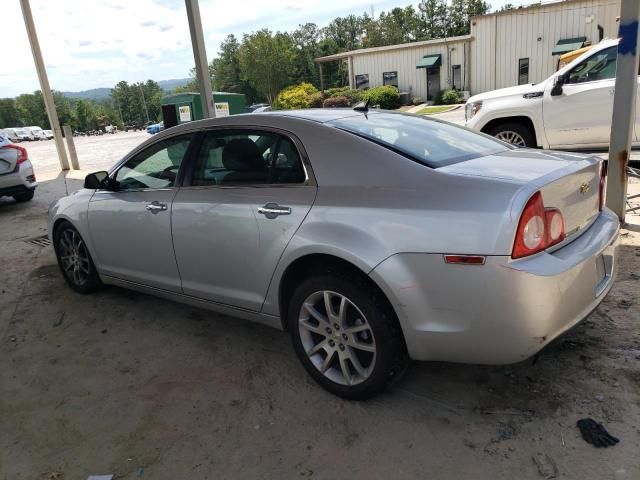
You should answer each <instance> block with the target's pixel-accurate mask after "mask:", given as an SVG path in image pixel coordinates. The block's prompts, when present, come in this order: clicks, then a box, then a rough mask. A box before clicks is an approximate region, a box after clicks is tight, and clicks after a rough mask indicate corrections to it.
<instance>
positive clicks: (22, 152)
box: [4, 145, 28, 165]
mask: <svg viewBox="0 0 640 480" xmlns="http://www.w3.org/2000/svg"><path fill="white" fill-rule="evenodd" d="M4 148H15V149H16V150H17V151H18V160H16V165H20V164H21V163H22V162H24V161H25V160H26V159H27V158H28V157H27V149H26V148H24V147H21V146H19V145H5V146H4Z"/></svg>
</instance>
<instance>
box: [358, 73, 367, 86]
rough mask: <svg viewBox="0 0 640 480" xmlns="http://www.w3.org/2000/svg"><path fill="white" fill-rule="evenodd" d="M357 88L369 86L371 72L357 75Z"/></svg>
mask: <svg viewBox="0 0 640 480" xmlns="http://www.w3.org/2000/svg"><path fill="white" fill-rule="evenodd" d="M356 88H357V89H361V88H362V89H364V88H369V74H368V73H364V74H362V75H356Z"/></svg>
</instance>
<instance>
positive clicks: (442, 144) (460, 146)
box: [328, 112, 512, 168]
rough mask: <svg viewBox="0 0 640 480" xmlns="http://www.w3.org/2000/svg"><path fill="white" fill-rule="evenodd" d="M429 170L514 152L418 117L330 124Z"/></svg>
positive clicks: (378, 115)
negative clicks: (417, 162)
mask: <svg viewBox="0 0 640 480" xmlns="http://www.w3.org/2000/svg"><path fill="white" fill-rule="evenodd" d="M328 124H329V125H334V126H335V127H338V128H341V129H343V130H347V131H348V132H351V133H354V134H356V135H359V136H361V137H364V138H366V139H368V140H371V141H373V142H376V143H378V144H380V145H382V146H384V147H387V148H389V149H391V150H394V151H396V152H398V153H400V154H402V155H405V156H407V157H410V158H411V159H413V160H417V161H419V162H420V163H423V164H425V165H427V166H429V167H433V168H438V167H443V166H445V165H452V164H454V163H459V162H464V161H465V160H471V159H472V158H478V157H484V156H486V155H493V154H496V153H500V152H504V151H506V150H511V148H512V147H510V146H509V145H507V144H505V143H502V142H499V141H497V140H494V139H493V138H490V137H487V136H485V135H480V134H478V133H474V132H471V131H469V130H467V129H465V128H462V127H458V126H456V125H452V124H449V123H445V122H441V121H437V120H433V119H427V118H423V117H419V116H414V115H398V114H393V113H377V112H376V113H374V112H370V114H369V115H365V114H362V115H354V116H350V117H346V118H339V119H337V120H333V121H330V122H328Z"/></svg>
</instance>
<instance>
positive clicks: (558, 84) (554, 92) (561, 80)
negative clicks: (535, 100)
mask: <svg viewBox="0 0 640 480" xmlns="http://www.w3.org/2000/svg"><path fill="white" fill-rule="evenodd" d="M566 82H567V77H566V76H565V75H558V76H557V77H556V81H555V82H554V83H553V88H552V89H551V92H550V93H551V96H553V97H555V96H558V95H562V86H563V85H564V84H565V83H566Z"/></svg>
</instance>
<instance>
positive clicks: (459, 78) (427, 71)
mask: <svg viewBox="0 0 640 480" xmlns="http://www.w3.org/2000/svg"><path fill="white" fill-rule="evenodd" d="M470 42H471V35H465V36H462V37H450V38H439V39H436V40H427V41H424V42H414V43H405V44H402V45H389V46H386V47H375V48H363V49H361V50H353V51H350V52H344V53H338V54H336V55H330V56H327V57H321V58H316V62H318V63H320V64H322V63H325V62H333V61H346V62H347V64H348V68H349V86H350V87H351V88H369V87H379V86H381V85H395V86H396V87H398V88H399V89H400V91H401V92H409V93H410V94H411V96H413V97H421V98H423V99H425V100H427V99H429V100H430V99H431V98H432V97H433V95H435V94H436V93H437V92H438V91H440V90H443V89H447V88H451V86H455V87H456V88H457V89H458V90H469V78H468V72H469V67H468V65H469V55H470V53H469V52H470V50H471V46H470Z"/></svg>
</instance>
